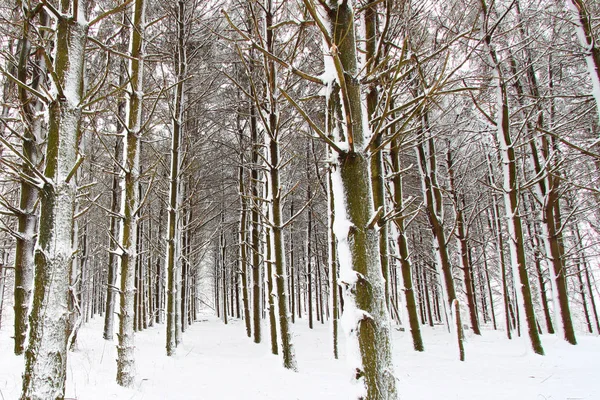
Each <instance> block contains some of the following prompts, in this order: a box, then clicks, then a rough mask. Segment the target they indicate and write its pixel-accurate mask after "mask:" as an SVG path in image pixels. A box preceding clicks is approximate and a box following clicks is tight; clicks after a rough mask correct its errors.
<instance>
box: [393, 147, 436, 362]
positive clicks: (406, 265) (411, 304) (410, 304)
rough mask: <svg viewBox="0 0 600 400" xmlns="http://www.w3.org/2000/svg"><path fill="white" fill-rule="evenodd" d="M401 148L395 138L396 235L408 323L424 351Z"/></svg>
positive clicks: (414, 345)
mask: <svg viewBox="0 0 600 400" xmlns="http://www.w3.org/2000/svg"><path fill="white" fill-rule="evenodd" d="M399 157H400V148H399V143H398V140H393V141H392V144H391V149H390V158H391V162H392V173H393V174H394V175H393V178H392V185H393V188H394V211H395V216H396V218H395V219H394V223H395V224H396V229H397V230H398V236H397V237H396V241H397V245H398V253H399V255H400V268H401V270H402V282H403V283H404V285H403V286H404V297H405V304H406V311H407V313H408V324H409V326H410V334H411V336H412V341H413V347H414V349H415V350H416V351H424V350H425V346H424V345H423V338H422V337H421V328H420V326H419V316H418V315H417V305H416V300H415V291H414V283H413V277H412V266H411V263H410V259H409V250H408V243H407V241H406V233H405V228H404V216H403V215H402V211H403V207H404V205H403V198H402V196H403V194H402V176H401V175H400V158H399ZM425 290H427V288H425ZM429 311H430V314H429V319H430V321H431V307H429Z"/></svg>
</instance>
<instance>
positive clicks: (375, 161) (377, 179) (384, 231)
mask: <svg viewBox="0 0 600 400" xmlns="http://www.w3.org/2000/svg"><path fill="white" fill-rule="evenodd" d="M367 3H368V4H367V7H366V8H365V11H364V22H365V33H366V58H367V74H368V75H370V74H372V73H373V72H374V70H375V69H376V68H378V67H379V65H378V64H379V58H378V54H377V45H378V39H379V37H378V29H377V28H378V18H377V3H378V1H377V0H368V2H367ZM366 97H367V113H368V116H369V120H372V119H373V118H374V117H375V116H376V112H377V104H378V101H379V90H378V87H377V85H375V84H373V85H372V86H371V87H369V90H368V91H367V95H366ZM373 128H374V127H373V126H371V130H373ZM382 133H383V131H382V132H381V133H375V138H374V140H373V145H374V146H375V147H379V146H380V145H381V141H382ZM370 172H371V186H372V187H373V189H372V190H373V207H374V208H375V211H378V210H381V212H382V213H383V215H386V208H387V207H386V201H385V185H384V180H383V176H384V171H383V153H382V152H381V151H378V152H376V153H375V154H373V155H372V156H371V158H370ZM378 226H379V257H380V259H381V260H380V262H381V273H382V274H383V279H384V285H385V303H386V306H387V308H388V310H389V309H390V266H389V260H388V253H389V249H388V246H389V245H388V226H387V223H386V222H385V220H384V219H383V218H382V219H380V222H379V224H378Z"/></svg>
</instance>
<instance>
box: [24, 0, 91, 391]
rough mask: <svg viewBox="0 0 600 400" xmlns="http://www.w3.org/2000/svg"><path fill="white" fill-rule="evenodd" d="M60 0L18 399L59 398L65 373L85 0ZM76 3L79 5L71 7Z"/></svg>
mask: <svg viewBox="0 0 600 400" xmlns="http://www.w3.org/2000/svg"><path fill="white" fill-rule="evenodd" d="M72 3H74V2H69V1H63V2H62V7H61V8H60V12H61V13H62V17H61V18H60V19H58V20H57V24H56V41H55V46H56V52H55V55H54V66H53V70H54V74H55V77H56V79H57V82H56V83H57V85H59V86H58V93H57V96H55V97H53V98H52V99H51V101H50V103H49V104H48V124H49V126H48V136H47V149H46V168H45V170H44V176H45V181H44V184H43V187H42V189H41V192H40V225H39V235H38V242H37V246H36V252H35V271H36V272H35V282H34V294H33V306H32V309H31V316H30V319H29V322H30V332H29V345H28V347H27V350H26V351H25V372H24V374H23V392H22V395H21V398H22V399H32V400H44V399H62V398H63V397H64V393H65V380H66V373H67V339H68V337H67V330H66V327H67V321H68V318H69V313H68V309H67V308H66V307H65V305H66V304H68V301H69V270H70V266H71V262H72V257H73V254H72V236H71V234H72V229H73V211H74V207H75V201H76V182H75V179H72V178H73V174H74V173H75V172H76V166H77V164H76V162H77V161H76V159H77V139H78V137H79V132H80V122H81V99H82V95H83V94H82V92H83V83H84V74H85V72H84V71H85V70H84V60H85V46H86V41H87V30H88V25H87V22H86V19H85V18H86V16H85V15H77V14H78V13H79V12H83V11H81V10H85V9H86V5H87V4H86V3H87V2H86V1H85V0H79V3H76V2H75V4H72ZM76 4H79V7H78V8H75V9H73V6H74V5H76Z"/></svg>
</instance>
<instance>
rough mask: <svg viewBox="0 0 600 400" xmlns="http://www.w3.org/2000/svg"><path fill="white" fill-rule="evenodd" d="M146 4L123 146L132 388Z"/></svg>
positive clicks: (124, 381) (126, 339) (120, 350)
mask: <svg viewBox="0 0 600 400" xmlns="http://www.w3.org/2000/svg"><path fill="white" fill-rule="evenodd" d="M145 8H146V2H145V0H135V3H134V6H133V10H132V17H131V18H132V27H131V40H130V47H129V48H130V56H131V58H130V59H129V77H130V82H129V85H128V86H129V90H128V92H129V96H128V97H127V104H126V120H127V121H126V122H127V128H126V135H125V138H124V142H123V165H122V167H123V169H124V172H125V173H124V175H125V176H124V178H123V181H122V187H123V194H122V197H121V215H122V218H123V221H122V226H121V237H120V247H121V260H120V261H121V262H120V269H121V292H120V299H121V305H120V307H121V309H120V312H119V336H118V337H119V344H118V346H117V383H118V384H119V385H121V386H125V387H131V386H132V385H133V383H134V379H135V358H134V357H135V354H134V352H135V343H134V332H133V324H134V320H133V318H134V308H133V307H134V304H133V303H134V294H135V282H134V279H135V267H136V264H137V262H136V261H137V256H138V255H137V254H136V251H137V242H136V239H137V238H136V228H137V224H138V217H139V215H138V214H139V210H138V208H139V197H140V196H139V178H140V145H141V138H140V136H141V134H142V132H141V129H142V102H143V90H142V87H143V85H142V82H143V71H144V58H143V57H144V44H143V37H144V36H143V35H144V29H145V25H146V24H145Z"/></svg>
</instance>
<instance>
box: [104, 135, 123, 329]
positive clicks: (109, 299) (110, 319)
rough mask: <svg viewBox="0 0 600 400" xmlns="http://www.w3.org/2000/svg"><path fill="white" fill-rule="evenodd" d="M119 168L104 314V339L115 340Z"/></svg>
mask: <svg viewBox="0 0 600 400" xmlns="http://www.w3.org/2000/svg"><path fill="white" fill-rule="evenodd" d="M121 144H122V141H121V139H120V138H117V139H116V142H115V159H118V155H119V154H121V153H122V149H121ZM118 173H119V166H118V165H117V164H116V163H115V165H114V167H113V177H112V192H111V202H110V210H111V215H110V228H109V232H108V241H109V244H108V246H109V247H108V249H109V250H108V268H107V270H108V272H107V274H108V277H107V278H108V279H107V287H106V309H105V314H104V335H103V337H104V339H106V340H113V333H114V330H115V328H114V323H115V322H114V321H115V318H114V316H115V303H116V295H117V292H118V290H117V261H118V260H117V257H116V255H115V253H116V251H117V246H116V244H117V242H116V241H117V238H118V236H119V220H118V216H117V215H118V212H119V209H120V208H121V207H120V204H119V197H120V187H119V175H118Z"/></svg>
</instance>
